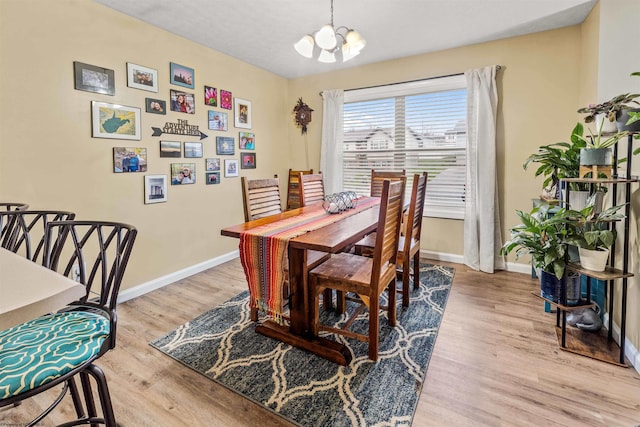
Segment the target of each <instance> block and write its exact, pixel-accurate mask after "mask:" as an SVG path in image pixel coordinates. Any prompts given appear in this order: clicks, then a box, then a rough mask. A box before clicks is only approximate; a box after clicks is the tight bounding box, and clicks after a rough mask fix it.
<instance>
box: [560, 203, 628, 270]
mask: <svg viewBox="0 0 640 427" xmlns="http://www.w3.org/2000/svg"><path fill="white" fill-rule="evenodd" d="M624 206H625V205H624V204H623V205H617V206H612V207H610V208H608V209H605V210H603V211H602V212H599V213H597V212H595V210H594V199H593V198H590V199H589V202H588V203H587V206H585V207H584V208H583V209H581V210H570V211H568V212H567V215H568V216H569V218H571V220H572V221H575V223H574V224H575V227H570V228H568V232H569V235H568V236H567V241H568V242H569V243H571V244H574V245H576V246H578V252H579V254H580V264H581V265H582V267H583V268H586V269H588V270H593V271H604V269H605V267H606V265H607V259H608V258H609V248H611V245H613V243H614V242H615V240H616V230H615V228H613V229H610V228H611V227H610V225H611V224H612V223H613V222H614V221H617V220H620V219H624V218H625V215H624V213H622V212H620V209H622V208H623V207H624Z"/></svg>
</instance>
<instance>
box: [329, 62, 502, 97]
mask: <svg viewBox="0 0 640 427" xmlns="http://www.w3.org/2000/svg"><path fill="white" fill-rule="evenodd" d="M501 69H502V65H497V66H496V71H500V70H501ZM463 74H464V73H454V74H446V75H443V76H434V77H426V78H424V79H416V80H407V81H404V82H395V83H387V84H382V85H373V86H364V87H354V88H351V89H345V90H344V91H345V92H348V91H350V90H360V89H373V88H375V87H383V86H393V85H402V84H405V83H415V82H422V81H425V80H433V79H443V78H445V77H454V76H462V75H463ZM318 94H319V95H320V96H322V91H320V92H318Z"/></svg>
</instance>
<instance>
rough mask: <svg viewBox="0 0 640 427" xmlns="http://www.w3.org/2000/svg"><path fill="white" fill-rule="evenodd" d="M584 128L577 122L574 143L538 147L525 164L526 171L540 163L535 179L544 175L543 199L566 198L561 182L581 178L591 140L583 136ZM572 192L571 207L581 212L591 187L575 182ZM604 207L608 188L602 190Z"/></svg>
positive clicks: (574, 130)
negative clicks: (583, 157)
mask: <svg viewBox="0 0 640 427" xmlns="http://www.w3.org/2000/svg"><path fill="white" fill-rule="evenodd" d="M583 135H584V126H583V125H582V123H579V122H578V123H576V125H575V127H574V128H573V130H572V131H571V137H570V138H569V141H570V142H556V143H555V144H550V145H543V146H541V147H540V148H538V152H537V153H534V154H532V155H530V156H529V157H527V159H526V160H525V162H524V164H523V165H522V166H523V168H524V169H525V170H527V168H528V167H529V166H530V165H531V163H538V164H539V166H538V168H537V169H536V171H535V176H536V177H537V176H540V175H543V176H544V177H545V180H544V181H543V183H542V187H543V195H542V199H543V200H547V201H549V200H550V199H555V200H557V199H562V200H564V195H562V194H561V189H560V188H559V187H560V186H559V185H558V184H559V181H560V180H561V179H565V178H579V177H580V151H581V150H582V149H583V148H585V147H586V146H587V141H586V140H585V138H584V137H583ZM569 185H570V190H571V200H570V202H571V207H572V208H573V209H581V208H582V207H584V206H585V205H586V202H587V198H588V196H589V184H587V183H578V182H572V183H570V184H569ZM598 194H599V201H600V206H601V205H602V199H603V195H604V188H599V189H598Z"/></svg>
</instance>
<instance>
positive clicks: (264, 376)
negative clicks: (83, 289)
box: [151, 263, 454, 426]
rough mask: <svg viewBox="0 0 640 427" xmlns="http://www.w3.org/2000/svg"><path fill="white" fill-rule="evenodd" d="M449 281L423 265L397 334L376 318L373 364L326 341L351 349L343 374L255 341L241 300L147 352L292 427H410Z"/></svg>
mask: <svg viewBox="0 0 640 427" xmlns="http://www.w3.org/2000/svg"><path fill="white" fill-rule="evenodd" d="M453 274H454V270H453V269H451V268H447V267H442V266H437V265H431V264H424V263H423V264H421V268H420V281H421V284H420V288H419V289H418V290H415V291H413V290H412V294H411V303H410V306H409V308H408V309H404V310H403V309H401V308H400V306H399V308H398V314H397V320H398V322H397V326H396V327H395V328H390V327H389V326H388V325H387V318H386V316H383V315H381V321H380V351H379V358H378V362H375V363H374V362H372V361H370V360H369V359H368V358H367V343H363V342H359V341H356V340H352V339H348V338H344V337H342V336H337V335H332V334H327V335H326V336H327V337H330V338H332V339H335V340H338V341H340V342H342V343H344V344H346V345H347V346H348V347H349V349H350V351H351V353H352V355H353V360H352V361H351V363H350V364H349V366H338V365H336V364H334V363H331V362H329V361H326V360H324V359H322V358H320V357H318V356H315V355H313V354H310V353H307V352H305V351H303V350H299V349H297V348H295V347H291V346H290V345H287V344H284V343H282V342H280V341H277V340H274V339H271V338H267V337H265V336H262V335H260V334H257V333H256V332H255V331H254V328H255V324H254V323H253V322H251V320H250V318H249V308H248V293H247V292H243V293H241V294H239V295H237V296H235V297H234V298H232V299H230V300H229V301H227V302H225V303H224V304H222V305H220V306H218V307H215V308H213V309H212V310H209V311H208V312H206V313H204V314H202V315H200V316H198V317H196V318H195V319H193V320H191V321H189V322H187V323H185V324H184V325H182V326H180V327H178V328H177V329H176V330H174V331H172V332H170V333H169V334H167V335H165V336H164V337H161V338H158V339H156V340H154V341H152V342H151V345H152V346H153V347H155V348H157V349H158V350H160V351H162V352H163V353H165V354H167V355H169V356H171V357H172V358H174V359H176V360H177V361H179V362H181V363H183V364H184V365H186V366H188V367H189V368H191V369H194V370H195V371H197V372H200V373H201V374H203V375H205V376H207V377H209V378H211V379H212V380H214V381H216V382H218V383H219V384H221V385H223V386H225V387H227V388H229V389H231V390H233V391H235V392H237V393H238V394H240V395H242V396H243V397H246V398H248V399H251V400H253V401H254V402H257V403H258V404H260V405H263V406H264V407H266V408H267V409H269V410H271V411H274V412H275V413H277V414H279V415H280V416H282V417H284V418H286V419H288V420H289V421H292V422H294V423H296V424H298V425H302V426H409V425H411V423H412V420H413V414H414V411H415V408H416V405H417V403H418V398H419V397H420V391H421V389H422V384H423V381H424V378H425V375H426V372H427V366H428V364H429V359H430V358H431V352H432V350H433V346H434V345H435V341H436V336H437V334H438V327H439V326H440V321H441V319H442V315H443V313H444V308H445V305H446V302H447V298H448V296H449V290H450V288H451V283H452V281H453ZM398 286H401V282H400V281H399V282H398ZM412 287H413V286H412ZM385 295H386V294H385ZM400 299H401V298H398V300H400ZM383 303H384V302H383ZM398 304H400V302H398ZM349 308H351V307H349ZM323 316H324V318H323V322H335V323H336V324H338V323H340V322H341V321H342V322H343V321H344V320H345V319H346V317H342V316H337V315H335V314H334V313H333V312H328V313H324V314H323ZM363 316H366V312H365V314H364V315H362V316H361V317H362V319H360V320H358V321H356V322H355V323H354V326H356V327H357V326H359V327H360V328H361V329H362V331H366V327H367V326H366V317H363ZM358 323H360V324H359V325H358Z"/></svg>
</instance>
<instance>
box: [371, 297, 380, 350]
mask: <svg viewBox="0 0 640 427" xmlns="http://www.w3.org/2000/svg"><path fill="white" fill-rule="evenodd" d="M379 318H380V296H378V295H371V299H370V301H369V359H371V360H373V361H374V362H375V361H377V360H378V333H379V332H380V321H379V320H380V319H379Z"/></svg>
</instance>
